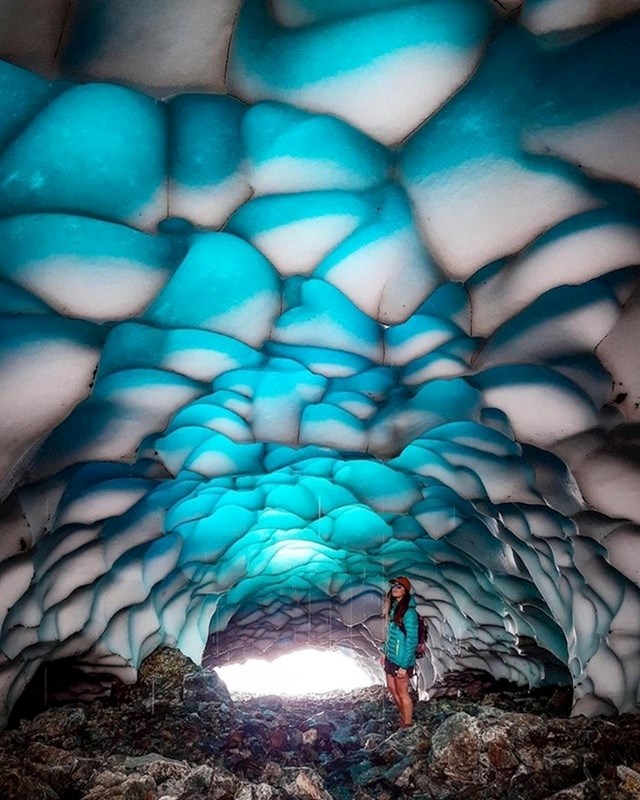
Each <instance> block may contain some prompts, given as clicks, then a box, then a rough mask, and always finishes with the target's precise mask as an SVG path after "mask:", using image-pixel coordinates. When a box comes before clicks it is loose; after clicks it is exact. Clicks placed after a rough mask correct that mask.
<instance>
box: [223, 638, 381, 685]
mask: <svg viewBox="0 0 640 800" xmlns="http://www.w3.org/2000/svg"><path fill="white" fill-rule="evenodd" d="M215 671H216V672H217V673H218V675H219V676H220V677H221V678H222V680H223V681H224V682H225V683H226V685H227V688H228V689H229V691H230V692H231V694H232V695H234V694H235V695H239V694H243V695H244V694H247V695H270V694H275V695H287V696H297V697H300V696H304V695H309V694H328V693H330V692H335V691H352V690H354V689H360V688H363V687H365V686H372V685H373V684H374V683H379V681H376V680H375V678H374V677H373V676H372V675H371V674H367V672H365V670H363V669H362V668H361V667H360V666H359V665H358V662H357V660H356V659H354V658H352V657H350V656H349V655H347V654H346V653H345V652H343V651H341V650H315V649H313V648H305V649H304V650H296V651H294V652H291V653H286V654H285V655H282V656H278V657H277V658H274V659H271V660H267V659H256V658H251V659H249V660H247V661H244V662H241V663H237V664H225V666H223V667H216V668H215Z"/></svg>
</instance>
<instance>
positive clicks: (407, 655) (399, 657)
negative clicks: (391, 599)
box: [382, 597, 418, 669]
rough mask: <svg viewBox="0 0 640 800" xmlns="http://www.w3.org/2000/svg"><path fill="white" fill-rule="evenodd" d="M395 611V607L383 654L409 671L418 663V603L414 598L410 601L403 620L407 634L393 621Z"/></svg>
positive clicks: (391, 611)
mask: <svg viewBox="0 0 640 800" xmlns="http://www.w3.org/2000/svg"><path fill="white" fill-rule="evenodd" d="M393 609H394V606H391V610H390V612H389V623H388V625H387V638H386V640H385V643H384V647H383V650H382V652H383V653H384V654H385V656H386V657H387V658H388V659H389V661H392V662H393V663H394V664H397V665H398V666H399V667H402V668H403V669H408V668H409V667H412V666H413V665H414V664H415V663H416V647H417V646H418V612H417V611H416V601H415V600H414V599H413V597H412V598H411V599H410V600H409V608H407V610H406V612H405V615H404V620H403V623H404V629H405V633H403V632H402V629H401V628H400V627H399V626H398V625H396V623H395V622H394V621H393Z"/></svg>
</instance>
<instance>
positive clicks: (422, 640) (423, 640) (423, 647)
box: [416, 614, 429, 658]
mask: <svg viewBox="0 0 640 800" xmlns="http://www.w3.org/2000/svg"><path fill="white" fill-rule="evenodd" d="M428 637H429V625H428V623H427V618H426V617H421V616H420V614H418V646H417V647H416V658H424V655H425V653H426V652H427V639H428Z"/></svg>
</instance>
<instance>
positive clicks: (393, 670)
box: [384, 658, 413, 678]
mask: <svg viewBox="0 0 640 800" xmlns="http://www.w3.org/2000/svg"><path fill="white" fill-rule="evenodd" d="M399 669H402V667H400V666H398V664H394V663H393V661H389V659H388V658H385V660H384V671H385V672H386V673H387V675H393V677H394V678H395V677H396V674H397V672H398V670H399ZM407 675H408V676H409V677H410V678H413V667H407Z"/></svg>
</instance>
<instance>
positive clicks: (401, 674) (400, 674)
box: [396, 667, 407, 678]
mask: <svg viewBox="0 0 640 800" xmlns="http://www.w3.org/2000/svg"><path fill="white" fill-rule="evenodd" d="M406 677H407V670H406V669H404V668H403V667H400V668H399V669H398V671H397V672H396V678H406Z"/></svg>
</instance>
